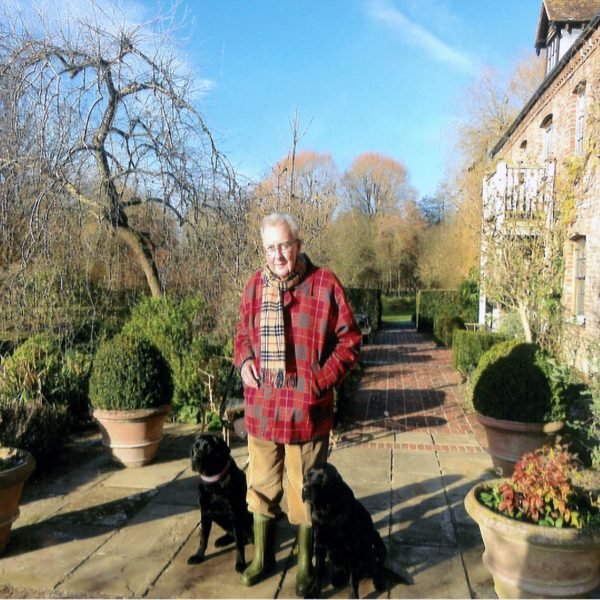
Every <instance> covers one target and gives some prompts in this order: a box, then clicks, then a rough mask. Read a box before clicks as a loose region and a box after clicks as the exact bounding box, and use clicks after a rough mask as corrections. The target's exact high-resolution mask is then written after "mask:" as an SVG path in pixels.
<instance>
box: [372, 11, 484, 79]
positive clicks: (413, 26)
mask: <svg viewBox="0 0 600 600" xmlns="http://www.w3.org/2000/svg"><path fill="white" fill-rule="evenodd" d="M368 11H369V15H370V16H371V17H372V18H373V19H375V20H376V21H379V22H380V23H382V24H383V25H385V26H386V27H388V28H389V29H391V30H392V31H394V32H396V33H397V34H398V35H399V37H400V39H401V40H402V41H404V42H406V43H408V44H412V45H413V46H417V47H419V48H421V49H422V50H425V52H427V53H428V54H429V55H430V56H431V57H433V58H434V59H435V60H437V61H439V62H442V63H445V64H448V65H451V66H453V67H455V68H457V69H460V70H462V71H466V72H468V73H472V72H474V71H475V70H476V65H475V61H474V60H473V58H472V57H471V56H470V55H469V54H468V53H466V52H463V51H461V50H458V49H456V48H452V47H451V46H449V45H448V44H446V43H445V42H444V41H443V40H441V39H440V38H439V37H437V36H436V35H434V34H433V33H431V32H430V31H427V29H425V28H424V27H422V26H421V25H418V24H417V23H415V22H413V21H411V20H410V19H409V18H407V17H406V16H405V15H403V14H402V13H401V12H400V11H399V10H398V9H397V8H396V7H395V6H394V5H393V4H392V2H391V1H390V0H369V3H368Z"/></svg>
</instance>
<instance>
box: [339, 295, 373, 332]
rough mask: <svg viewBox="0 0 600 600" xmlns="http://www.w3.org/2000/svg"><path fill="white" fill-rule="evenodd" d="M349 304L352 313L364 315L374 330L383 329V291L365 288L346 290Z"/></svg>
mask: <svg viewBox="0 0 600 600" xmlns="http://www.w3.org/2000/svg"><path fill="white" fill-rule="evenodd" d="M345 292H346V296H347V297H348V302H349V303H350V306H351V307H352V311H353V312H354V313H355V314H357V313H362V314H364V315H367V316H368V317H369V322H370V323H371V326H372V327H373V328H374V329H380V328H381V314H382V304H381V290H379V289H363V288H345Z"/></svg>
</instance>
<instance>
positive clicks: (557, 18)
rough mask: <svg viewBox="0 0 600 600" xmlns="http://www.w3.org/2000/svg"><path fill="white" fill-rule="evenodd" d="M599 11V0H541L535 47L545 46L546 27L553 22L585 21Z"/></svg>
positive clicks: (589, 19)
mask: <svg viewBox="0 0 600 600" xmlns="http://www.w3.org/2000/svg"><path fill="white" fill-rule="evenodd" d="M599 13H600V0H543V1H542V10H541V12H540V18H539V20H538V25H537V31H536V36H535V47H536V48H537V49H538V51H539V49H540V48H543V47H545V45H546V39H547V37H548V27H549V24H550V23H551V22H555V23H586V22H589V21H591V20H592V19H593V18H594V17H595V16H596V15H597V14H599Z"/></svg>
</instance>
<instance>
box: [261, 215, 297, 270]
mask: <svg viewBox="0 0 600 600" xmlns="http://www.w3.org/2000/svg"><path fill="white" fill-rule="evenodd" d="M262 242H263V246H264V248H265V254H266V255H267V265H268V266H269V269H271V271H273V273H275V275H277V277H279V278H280V279H283V278H284V277H287V276H288V275H289V274H290V273H291V272H292V271H293V270H294V267H295V266H296V258H297V257H298V253H299V252H300V247H301V242H300V240H295V239H294V236H293V235H292V232H291V231H290V228H289V227H288V226H287V225H286V224H283V223H281V224H279V225H267V226H266V227H265V229H264V231H263V233H262Z"/></svg>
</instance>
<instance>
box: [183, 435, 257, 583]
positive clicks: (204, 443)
mask: <svg viewBox="0 0 600 600" xmlns="http://www.w3.org/2000/svg"><path fill="white" fill-rule="evenodd" d="M191 458H192V469H193V470H194V471H196V472H197V473H198V474H199V475H200V482H199V483H198V501H199V503H200V546H199V547H198V551H197V552H196V554H194V555H193V556H190V558H189V559H188V564H198V563H201V562H202V561H203V560H204V554H205V552H206V545H207V543H208V536H209V535H210V530H211V527H212V524H213V521H214V522H215V523H217V524H218V525H219V526H220V527H222V528H223V529H224V530H225V531H226V532H227V533H226V534H225V535H223V536H221V537H220V538H218V539H217V540H216V541H215V545H216V546H217V547H222V546H226V545H227V544H231V543H232V542H235V547H236V557H235V570H236V571H237V572H238V573H241V572H242V571H243V570H244V567H245V566H246V556H245V545H246V544H248V543H251V542H252V537H253V534H252V515H251V513H250V511H249V510H248V505H247V504H246V490H247V484H246V475H245V474H244V473H243V471H242V470H241V469H240V468H239V467H238V466H237V465H236V464H235V461H234V460H233V458H231V452H230V449H229V446H228V445H227V444H226V443H225V441H224V440H223V439H222V438H221V437H218V436H215V435H211V434H200V435H197V436H196V438H195V439H194V443H193V444H192V448H191Z"/></svg>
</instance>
